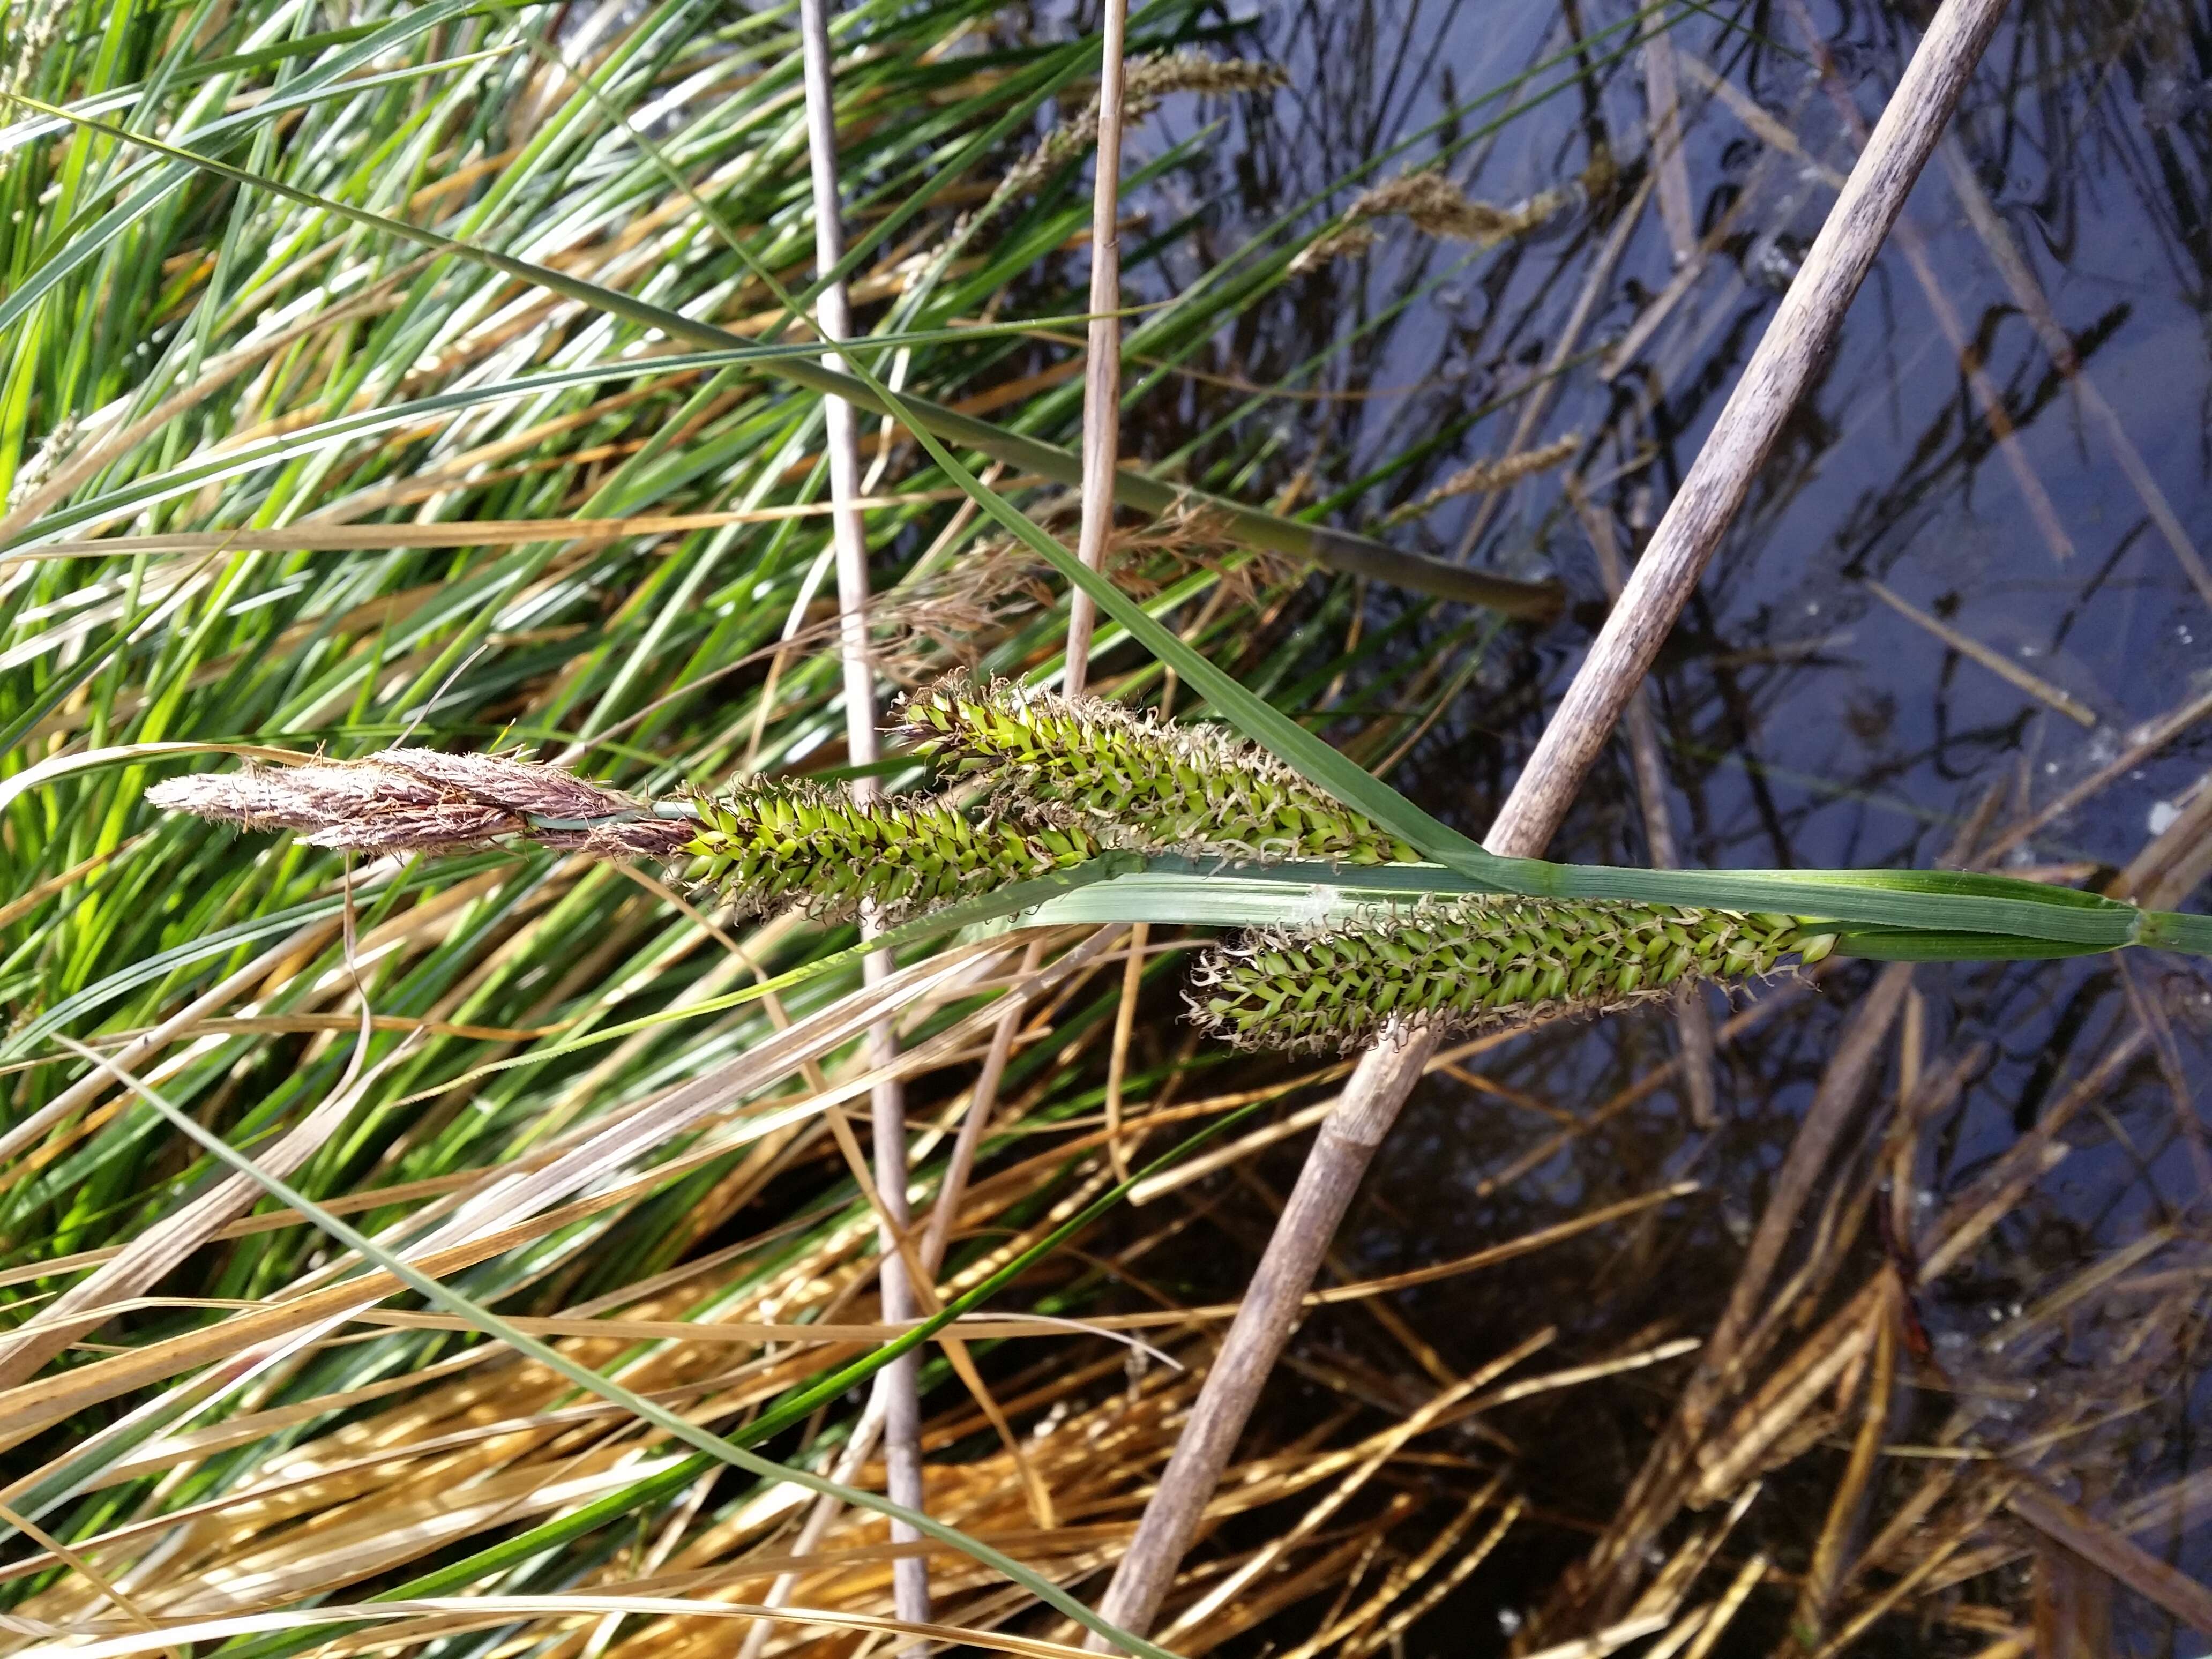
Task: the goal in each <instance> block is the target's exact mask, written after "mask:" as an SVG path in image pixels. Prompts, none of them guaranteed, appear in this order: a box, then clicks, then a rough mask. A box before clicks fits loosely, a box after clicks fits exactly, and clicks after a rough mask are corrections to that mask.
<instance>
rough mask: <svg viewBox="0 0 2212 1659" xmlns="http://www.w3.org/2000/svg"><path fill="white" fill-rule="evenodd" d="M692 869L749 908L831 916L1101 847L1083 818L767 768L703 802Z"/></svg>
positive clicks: (898, 912) (893, 910) (1022, 872)
mask: <svg viewBox="0 0 2212 1659" xmlns="http://www.w3.org/2000/svg"><path fill="white" fill-rule="evenodd" d="M696 811H697V813H698V826H697V833H696V834H695V835H694V836H692V837H691V839H690V842H688V843H687V844H686V845H685V846H684V848H682V849H681V852H682V854H684V855H687V856H688V857H689V858H690V865H689V866H688V868H687V869H686V871H685V874H686V875H687V876H688V877H689V878H690V880H692V881H693V882H695V883H696V884H699V885H701V886H702V887H710V888H712V889H713V890H714V891H715V892H717V893H718V894H719V895H720V896H721V897H723V898H724V899H726V900H727V901H728V902H731V903H733V904H735V905H737V906H738V907H739V908H741V909H743V910H745V911H747V912H750V913H756V914H758V913H765V912H771V911H775V910H781V909H787V908H793V909H803V910H805V911H806V912H807V913H808V914H809V915H814V916H817V917H822V918H825V919H836V918H843V917H848V916H852V915H857V914H858V913H859V912H860V908H861V906H862V905H863V904H869V905H872V906H873V907H874V908H875V909H876V911H877V913H878V915H881V916H882V917H883V918H884V920H886V921H896V920H898V919H900V918H902V917H904V916H908V915H915V914H916V913H918V912H920V911H921V910H924V909H927V908H929V907H930V906H932V905H935V904H944V903H948V902H951V901H952V900H954V899H958V898H965V897H967V896H969V895H971V894H975V893H981V892H987V891H988V890H990V889H992V888H994V887H1002V886H1005V885H1006V884H1008V883H1010V882H1016V881H1026V880H1028V879H1029V878H1031V877H1035V876H1041V875H1045V874H1048V873H1049V872H1052V871H1054V870H1065V869H1069V868H1072V867H1073V866H1076V865H1079V864H1081V863H1083V862H1084V861H1085V860H1089V859H1094V858H1096V857H1097V856H1098V855H1099V854H1100V853H1102V852H1103V851H1104V850H1105V848H1103V847H1102V846H1101V845H1100V844H1099V842H1098V841H1097V838H1096V837H1095V836H1091V835H1090V834H1089V833H1087V832H1086V831H1085V829H1083V828H1082V827H1081V826H1080V825H1054V824H1038V823H1014V822H1012V821H1011V820H1009V819H1007V818H1006V817H1001V816H998V815H994V814H983V815H978V816H974V817H971V816H970V815H969V814H968V813H966V812H964V811H962V810H961V809H960V808H958V807H957V806H951V805H946V804H945V802H943V801H940V800H933V799H929V798H928V797H927V796H915V795H893V796H886V797H883V798H880V799H874V800H869V801H861V800H858V799H854V796H853V795H852V793H850V792H849V791H848V790H844V789H827V788H823V787H819V786H817V785H813V784H806V783H792V782H780V781H769V780H763V781H757V782H752V783H747V784H744V785H742V786H740V787H737V788H735V789H732V790H729V791H726V792H725V793H721V794H719V795H715V796H712V797H708V798H702V799H700V800H699V801H697V802H696Z"/></svg>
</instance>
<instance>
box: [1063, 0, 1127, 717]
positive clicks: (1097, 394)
mask: <svg viewBox="0 0 2212 1659" xmlns="http://www.w3.org/2000/svg"><path fill="white" fill-rule="evenodd" d="M1104 14H1105V15H1104V16H1103V19H1102V23H1103V29H1104V33H1105V42H1104V48H1103V50H1104V54H1105V56H1104V61H1103V63H1102V64H1100V65H1099V70H1098V159H1097V164H1096V166H1097V176H1096V180H1095V182H1094V183H1093V185H1092V186H1091V326H1090V341H1089V356H1087V358H1086V359H1085V363H1084V370H1083V528H1082V532H1081V533H1080V535H1079V538H1078V539H1077V542H1076V546H1075V552H1076V556H1077V557H1078V558H1079V559H1081V560H1082V561H1083V562H1084V563H1085V565H1087V566H1088V567H1089V568H1091V569H1093V570H1097V569H1102V568H1104V565H1105V562H1106V543H1107V540H1108V538H1109V537H1111V536H1112V535H1113V533H1114V475H1115V472H1116V471H1119V469H1120V466H1121V319H1120V318H1119V317H1116V316H1114V315H1112V314H1111V313H1114V312H1115V311H1117V310H1119V309H1120V308H1121V241H1120V238H1119V234H1118V227H1119V225H1120V223H1121V106H1122V95H1123V92H1124V89H1125V88H1124V82H1125V76H1124V74H1123V66H1122V62H1121V55H1122V52H1121V47H1122V35H1123V31H1124V28H1125V26H1126V25H1127V19H1128V6H1127V0H1105V5H1104ZM1096 624H1097V608H1096V607H1095V606H1094V605H1092V603H1091V596H1090V595H1089V594H1088V593H1085V592H1083V591H1082V590H1081V589H1080V588H1078V589H1076V590H1075V591H1073V592H1071V593H1070V594H1069V595H1068V599H1067V665H1066V674H1065V676H1064V678H1063V680H1062V688H1063V689H1064V690H1066V693H1067V695H1068V696H1071V697H1075V696H1082V695H1083V689H1084V687H1085V684H1088V683H1089V681H1090V678H1091V629H1093V627H1094V626H1096Z"/></svg>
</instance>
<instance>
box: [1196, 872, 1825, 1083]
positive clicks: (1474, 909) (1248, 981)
mask: <svg viewBox="0 0 2212 1659" xmlns="http://www.w3.org/2000/svg"><path fill="white" fill-rule="evenodd" d="M1835 943H1836V939H1835V934H1834V933H1833V932H1832V924H1828V923H1822V922H1819V921H1808V920H1806V919H1804V918H1801V917H1796V916H1773V915H1757V916H1747V915H1740V914H1738V913H1737V912H1735V911H1733V910H1699V909H1691V908H1684V907H1679V906H1673V905H1650V904H1641V903H1634V902H1626V901H1612V900H1592V899H1583V900H1576V901H1559V900H1550V899H1531V898H1504V897H1500V898H1487V897H1484V898H1462V899H1452V900H1449V901H1443V902H1434V903H1430V904H1425V905H1423V906H1421V907H1419V908H1415V909H1413V910H1401V911H1396V912H1392V911H1389V910H1384V911H1381V912H1378V913H1377V914H1376V915H1375V917H1374V918H1372V919H1371V920H1366V921H1355V922H1352V923H1351V924H1350V925H1348V926H1336V927H1297V928H1263V929H1258V930H1255V931H1254V932H1252V933H1246V934H1244V935H1243V937H1242V938H1240V939H1237V940H1235V941H1233V942H1231V943H1229V944H1225V945H1215V946H1214V947H1213V948H1212V949H1211V950H1209V951H1206V954H1205V955H1204V956H1203V957H1200V959H1199V963H1198V966H1197V968H1196V969H1195V971H1194V973H1193V975H1192V980H1193V983H1194V986H1195V987H1196V990H1197V994H1195V995H1194V996H1192V997H1190V998H1189V999H1188V1000H1189V1002H1190V1006H1191V1017H1192V1018H1193V1019H1194V1021H1195V1022H1196V1023H1197V1024H1200V1025H1201V1026H1203V1027H1205V1028H1206V1029H1207V1030H1210V1031H1212V1033H1213V1034H1214V1035H1215V1036H1219V1037H1223V1038H1225V1039H1227V1040H1228V1041H1229V1042H1232V1043H1234V1044H1236V1045H1237V1047H1238V1048H1279V1049H1285V1050H1288V1051H1290V1052H1291V1053H1298V1052H1301V1051H1304V1050H1324V1051H1325V1050H1330V1049H1337V1050H1346V1051H1349V1050H1352V1049H1355V1048H1364V1047H1366V1046H1368V1045H1370V1044H1371V1043H1374V1042H1377V1041H1378V1040H1382V1039H1384V1038H1387V1037H1389V1036H1392V1035H1393V1034H1394V1033H1402V1032H1405V1031H1407V1030H1413V1029H1425V1030H1433V1031H1434V1032H1436V1033H1437V1035H1438V1036H1443V1037H1452V1036H1465V1035H1467V1034H1468V1033H1470V1032H1474V1031H1481V1030H1497V1029H1498V1028H1500V1027H1511V1026H1519V1025H1527V1024H1533V1023H1534V1022H1535V1021H1536V1020H1539V1019H1542V1018H1552V1017H1556V1016H1559V1015H1574V1014H1602V1013H1610V1012H1613V1011H1614V1010H1616V1009H1620V1008H1627V1007H1633V1006H1636V1005H1638V1004H1639V1003H1646V1002H1652V1001H1656V1000H1662V999H1663V998H1665V997H1667V996H1668V995H1669V994H1671V991H1672V989H1673V987H1674V986H1677V985H1681V984H1686V983H1692V982H1695V981H1704V980H1720V979H1739V980H1740V979H1744V978H1748V977H1750V976H1751V975H1752V974H1753V971H1754V970H1756V971H1758V972H1762V973H1765V972H1771V971H1773V969H1774V968H1775V967H1776V966H1777V965H1778V963H1779V961H1780V959H1781V958H1782V957H1784V956H1785V955H1790V954H1792V953H1794V954H1795V955H1796V957H1797V958H1798V960H1799V961H1800V962H1802V963H1808V964H1809V963H1815V962H1818V961H1820V959H1821V958H1822V957H1826V955H1827V954H1828V953H1829V951H1832V949H1833V948H1834V946H1835Z"/></svg>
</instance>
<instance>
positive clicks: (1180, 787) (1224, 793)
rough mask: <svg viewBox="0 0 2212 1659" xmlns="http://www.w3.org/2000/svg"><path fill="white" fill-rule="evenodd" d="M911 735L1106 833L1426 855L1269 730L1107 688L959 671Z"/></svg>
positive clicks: (908, 722)
mask: <svg viewBox="0 0 2212 1659" xmlns="http://www.w3.org/2000/svg"><path fill="white" fill-rule="evenodd" d="M900 721H901V726H902V730H903V731H904V732H905V734H906V736H907V737H908V738H909V739H910V740H912V741H913V742H914V744H915V745H916V747H918V748H919V749H920V750H921V751H922V752H923V753H925V754H929V755H934V756H936V757H938V758H939V762H940V763H942V764H943V765H944V767H945V769H946V770H947V771H949V772H951V773H952V774H954V775H957V776H961V777H968V778H973V779H976V780H978V781H981V782H982V783H984V784H985V785H986V786H987V787H989V788H990V790H991V791H992V792H993V793H994V796H995V797H996V798H997V799H999V800H1000V801H1001V802H1003V803H1006V804H1008V805H1012V806H1015V807H1018V808H1019V809H1020V810H1021V811H1024V812H1025V813H1028V814H1030V815H1033V816H1036V817H1043V818H1047V819H1055V818H1056V819H1058V820H1059V821H1060V822H1063V823H1080V824H1084V825H1086V826H1088V828H1089V829H1090V830H1091V832H1092V833H1093V834H1095V835H1096V836H1097V837H1098V838H1099V839H1100V840H1101V841H1102V842H1104V844H1106V845H1108V846H1109V847H1123V848H1133V849H1135V850H1138V851H1141V852H1162V851H1166V850H1170V849H1188V850H1190V851H1194V852H1227V853H1236V854H1244V855H1246V856H1249V857H1253V858H1262V859H1284V858H1312V859H1334V860H1338V861H1339V862H1340V863H1344V864H1390V863H1404V862H1412V861H1413V860H1417V859H1418V858H1419V854H1418V853H1416V852H1415V851H1414V850H1413V848H1411V847H1409V846H1407V844H1406V843H1405V842H1401V841H1400V840H1398V839H1397V838H1396V837H1395V836H1392V835H1391V834H1390V833H1389V831H1388V830H1386V829H1383V828H1382V827H1381V826H1380V825H1378V824H1376V823H1373V822H1372V821H1371V820H1370V819H1369V818H1367V817H1364V815H1362V814H1360V813H1358V812H1356V811H1353V810H1352V808H1350V807H1348V806H1346V805H1342V804H1341V803H1340V802H1338V801H1337V800H1335V799H1333V798H1331V797H1330V796H1329V795H1328V794H1326V793H1323V792H1322V791H1321V790H1320V789H1317V788H1316V787H1314V786H1313V785H1312V784H1310V783H1309V782H1307V781H1305V780H1304V778H1302V777H1300V776H1299V775H1297V773H1295V772H1293V771H1291V769H1290V768H1289V767H1287V766H1285V765H1284V764H1283V763H1281V762H1280V761H1278V760H1276V759H1275V758H1274V757H1273V756H1271V755H1269V754H1268V753H1267V751H1266V750H1263V749H1261V748H1260V747H1259V746H1258V745H1257V744H1250V743H1246V742H1244V741H1243V740H1242V739H1239V738H1232V737H1231V736H1229V735H1228V734H1227V733H1225V732H1223V731H1221V730H1220V729H1219V728H1218V727H1216V726H1172V725H1168V724H1164V723H1163V722H1161V721H1159V720H1155V719H1153V718H1152V716H1150V715H1148V714H1132V713H1131V712H1130V711H1129V710H1127V709H1126V708H1122V707H1121V706H1120V705H1119V704H1118V703H1111V702H1104V701H1103V700H1101V699H1098V698H1095V697H1064V696H1058V695H1055V694H1054V693H1050V692H1033V691H1024V690H1020V689H1019V688H1018V687H1015V686H1012V685H1009V684H1005V683H1003V682H1001V683H1000V684H994V685H992V686H990V687H988V688H987V689H981V690H979V689H978V688H977V687H975V685H974V684H971V683H970V682H969V681H968V680H966V679H964V678H958V677H955V678H951V679H946V680H941V681H939V683H938V684H936V685H934V686H932V687H931V688H930V689H929V690H926V691H917V692H915V694H914V695H913V696H909V697H908V698H906V699H905V701H904V702H902V704H901V706H900Z"/></svg>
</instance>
